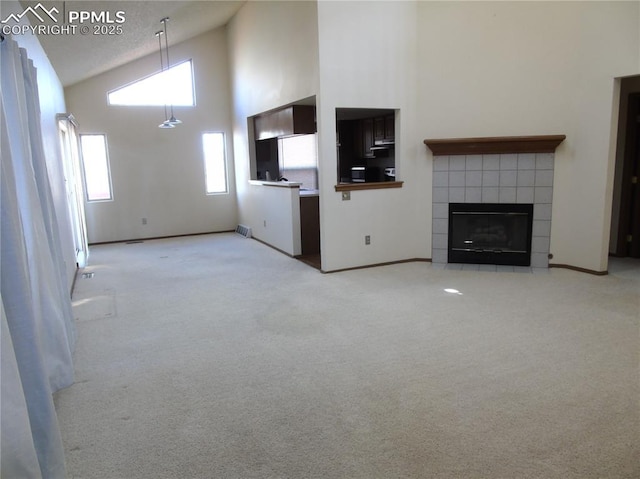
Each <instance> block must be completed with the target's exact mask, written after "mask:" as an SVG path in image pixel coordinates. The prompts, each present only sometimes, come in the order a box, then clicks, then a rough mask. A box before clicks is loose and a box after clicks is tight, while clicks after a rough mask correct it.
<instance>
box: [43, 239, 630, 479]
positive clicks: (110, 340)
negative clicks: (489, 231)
mask: <svg viewBox="0 0 640 479" xmlns="http://www.w3.org/2000/svg"><path fill="white" fill-rule="evenodd" d="M629 265H631V266H629ZM637 266H638V263H637V262H635V263H624V264H621V266H619V267H618V269H617V272H614V273H613V274H610V275H608V276H593V275H588V274H584V273H578V272H574V271H568V270H562V269H551V270H548V271H547V272H544V273H536V274H531V273H529V274H525V273H515V272H514V273H508V272H482V271H451V270H446V269H437V268H433V267H432V265H430V264H429V263H424V262H415V263H402V264H395V265H388V266H381V267H377V268H368V269H361V270H352V271H345V272H341V273H333V274H322V273H320V272H319V271H318V270H316V269H314V268H311V267H309V266H308V265H306V264H304V263H302V262H300V261H296V260H294V259H291V258H289V257H287V256H285V255H282V254H280V253H278V252H277V251H274V250H273V249H271V248H269V247H267V246H265V245H263V244H261V243H259V242H257V241H253V240H248V239H245V238H243V237H241V236H239V235H235V234H214V235H202V236H194V237H186V238H174V239H165V240H153V241H145V242H143V243H135V244H112V245H101V246H95V247H92V248H91V256H90V259H89V266H88V267H87V268H86V269H85V273H93V275H92V276H91V275H86V276H87V277H81V278H79V279H78V281H77V284H76V288H75V291H74V296H73V303H74V313H75V317H76V323H77V327H78V344H77V349H76V352H75V365H76V383H75V384H74V385H73V386H71V387H69V388H67V389H64V390H62V391H59V392H58V393H56V396H55V402H56V408H57V411H58V418H59V423H60V428H61V431H62V436H63V441H64V444H65V451H66V461H67V469H68V474H69V477H70V478H71V479H98V478H104V479H131V478H140V479H146V478H149V479H162V478H180V479H190V478H223V479H236V478H237V479H240V478H242V479H253V478H256V479H257V478H260V479H270V478H292V479H298V478H300V479H302V478H318V479H320V478H322V479H333V478H335V479H338V478H340V479H351V478H353V479H372V478H385V479H387V478H388V479H394V478H563V479H566V478H580V479H586V478H638V477H640V465H639V462H638V457H640V456H639V452H640V451H639V446H638V444H639V443H638V432H639V431H640V410H639V397H640V394H639V392H640V388H639V382H638V379H639V376H638V372H639V347H638V346H639V344H640V341H639V323H640V274H638V271H640V268H638V267H637ZM445 290H455V291H456V292H447V291H445Z"/></svg>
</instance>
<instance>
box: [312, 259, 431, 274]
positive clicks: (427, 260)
mask: <svg viewBox="0 0 640 479" xmlns="http://www.w3.org/2000/svg"><path fill="white" fill-rule="evenodd" d="M416 262H422V263H431V258H409V259H401V260H398V261H387V262H385V263H375V264H366V265H363V266H353V267H351V268H342V269H332V270H331V271H324V270H321V271H322V273H325V274H331V273H342V272H344V271H353V270H356V269H367V268H377V267H378V266H389V265H392V264H402V263H416Z"/></svg>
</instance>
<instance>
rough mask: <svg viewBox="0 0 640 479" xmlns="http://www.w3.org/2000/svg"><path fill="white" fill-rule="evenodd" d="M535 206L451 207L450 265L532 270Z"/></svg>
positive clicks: (471, 204) (470, 204) (490, 205)
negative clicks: (526, 268) (470, 264)
mask: <svg viewBox="0 0 640 479" xmlns="http://www.w3.org/2000/svg"><path fill="white" fill-rule="evenodd" d="M532 219H533V205H531V204H494V203H450V204H449V262H450V263H474V264H501V265H514V266H529V265H530V264H531V228H532Z"/></svg>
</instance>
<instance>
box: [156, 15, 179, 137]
mask: <svg viewBox="0 0 640 479" xmlns="http://www.w3.org/2000/svg"><path fill="white" fill-rule="evenodd" d="M168 21H169V17H164V18H163V19H162V20H160V23H162V27H163V31H164V45H165V52H166V55H167V70H169V68H171V63H170V62H169V35H168V34H167V22H168ZM161 54H162V52H161ZM170 107H171V118H169V120H167V121H168V122H169V123H170V124H171V125H173V126H175V125H179V124H180V123H182V121H180V120H178V119H177V118H176V117H175V115H174V114H173V103H171V104H170Z"/></svg>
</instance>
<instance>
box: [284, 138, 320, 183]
mask: <svg viewBox="0 0 640 479" xmlns="http://www.w3.org/2000/svg"><path fill="white" fill-rule="evenodd" d="M278 154H279V158H280V176H281V177H284V178H286V179H287V180H289V181H296V182H300V183H302V188H303V189H308V190H317V189H318V148H317V138H316V135H315V134H313V135H298V136H289V137H285V138H280V139H279V140H278Z"/></svg>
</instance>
